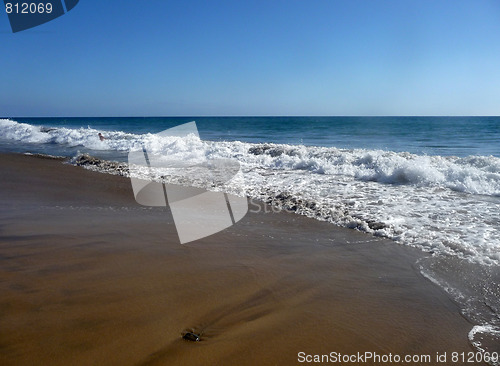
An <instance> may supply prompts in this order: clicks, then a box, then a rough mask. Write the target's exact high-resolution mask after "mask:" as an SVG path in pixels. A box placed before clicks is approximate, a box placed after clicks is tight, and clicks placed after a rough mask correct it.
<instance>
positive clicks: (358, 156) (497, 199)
mask: <svg viewBox="0 0 500 366" xmlns="http://www.w3.org/2000/svg"><path fill="white" fill-rule="evenodd" d="M191 121H196V124H197V127H198V130H199V138H198V137H196V136H189V137H186V138H175V137H159V136H156V135H155V134H156V133H158V132H161V131H163V130H165V129H168V128H171V127H174V126H177V125H180V124H183V123H186V122H191ZM98 133H102V134H103V135H104V136H105V137H106V139H105V140H104V141H101V140H100V139H99V137H98ZM138 145H140V146H145V147H147V149H150V150H152V151H154V152H156V153H160V154H162V155H165V156H166V157H171V158H172V159H176V160H179V161H188V162H190V163H192V164H193V165H196V164H198V163H200V162H202V161H204V159H206V158H212V159H234V160H237V161H238V162H239V164H240V169H241V173H242V174H241V175H240V177H239V179H233V180H231V181H229V182H228V183H227V184H225V185H224V186H223V187H216V188H214V187H213V184H212V182H210V181H208V180H206V181H204V180H203V178H202V177H201V178H200V177H193V181H192V182H187V183H186V182H185V181H184V182H183V183H184V184H192V185H197V186H202V187H205V188H209V189H222V190H225V191H227V192H229V193H234V194H239V195H247V196H249V197H250V198H253V199H258V200H261V201H265V202H268V203H270V204H271V205H273V206H275V207H277V208H280V209H286V210H288V211H293V212H296V213H298V214H302V215H305V216H308V217H311V218H313V219H317V220H323V221H328V222H331V223H333V224H336V225H340V226H344V227H348V228H352V229H356V230H360V231H363V232H366V233H370V234H373V235H376V236H380V237H386V238H390V239H392V240H394V242H395V245H396V244H400V245H408V246H412V247H416V248H419V249H421V250H423V251H424V252H426V253H429V257H428V258H427V259H425V260H423V261H422V262H420V263H418V264H417V265H416V266H417V268H418V269H419V270H420V272H421V273H422V275H423V276H425V277H427V278H428V279H429V280H431V281H433V282H435V283H436V284H438V285H439V286H440V287H442V288H443V289H444V290H445V291H447V292H448V293H449V294H450V295H451V296H452V297H453V298H454V299H455V300H456V301H457V302H458V303H459V304H460V305H461V308H462V311H463V313H464V315H465V316H467V317H468V318H469V319H471V321H473V323H474V324H477V325H476V327H474V329H473V331H471V333H470V334H469V338H470V340H471V343H472V344H473V345H474V346H475V347H476V348H477V349H484V348H486V347H487V346H486V345H489V344H500V273H499V270H498V268H499V264H500V117H144V118H121V117H114V118H100V117H99V118H5V119H0V151H3V152H19V153H42V154H48V155H54V156H65V157H70V158H72V159H73V161H76V160H77V157H81V155H82V154H88V155H91V156H93V157H96V158H98V159H102V160H109V161H117V162H126V161H127V155H128V152H129V150H130V149H131V148H134V147H136V146H138ZM83 160H85V159H83ZM79 161H80V162H81V161H82V159H80V160H79ZM88 167H90V168H93V169H96V165H92V164H88ZM107 170H108V172H110V173H117V172H113V171H112V170H113V169H112V168H109V166H108V168H107ZM157 179H163V180H165V181H170V182H173V183H175V182H178V181H176V180H175V179H176V177H175V176H169V175H168V174H167V175H166V174H165V172H162V171H158V172H157ZM481 347H482V348H481ZM488 349H490V350H491V346H489V347H488Z"/></svg>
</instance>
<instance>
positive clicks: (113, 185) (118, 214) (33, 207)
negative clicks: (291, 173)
mask: <svg viewBox="0 0 500 366" xmlns="http://www.w3.org/2000/svg"><path fill="white" fill-rule="evenodd" d="M0 164H1V167H2V178H1V180H0V192H1V193H0V195H1V202H2V204H1V206H0V263H1V265H0V293H1V297H0V364H1V365H34V364H40V365H296V364H301V363H300V362H298V357H297V355H298V353H299V352H305V353H306V354H328V353H330V352H339V353H342V354H355V353H357V352H361V353H364V352H368V351H369V352H377V353H378V354H381V355H382V354H389V353H392V354H393V355H394V354H399V355H405V354H410V355H413V354H428V355H432V357H433V361H434V358H435V355H436V352H440V353H443V352H448V354H450V353H451V352H454V351H455V352H469V351H472V350H473V349H472V347H471V346H470V345H469V343H468V340H467V333H468V332H469V330H470V329H471V327H472V325H471V324H470V323H469V322H468V321H466V320H465V319H464V318H463V317H462V316H461V315H460V314H459V311H458V308H457V306H456V305H455V304H454V303H453V302H452V301H451V300H450V299H449V298H448V297H447V296H446V295H445V293H444V292H443V291H442V290H440V289H439V288H437V287H436V286H435V285H433V284H432V283H431V282H429V281H428V280H426V279H424V278H423V277H422V276H421V275H420V274H419V273H418V271H417V270H416V269H415V262H416V261H417V260H418V259H419V258H422V257H423V256H424V255H423V254H422V253H421V252H419V251H417V250H413V249H411V248H407V247H402V246H399V245H397V244H395V243H393V242H391V241H388V240H382V239H378V238H374V237H372V236H370V235H367V234H363V233H359V232H356V231H354V230H349V229H343V228H337V227H335V226H333V225H331V224H328V223H324V222H319V221H316V220H312V219H308V218H305V217H301V216H298V215H295V214H291V213H284V212H281V213H264V212H260V213H254V212H249V213H248V214H247V216H246V217H245V218H243V219H242V220H241V221H240V222H238V223H237V224H236V225H234V226H232V227H231V228H229V229H227V230H225V231H223V232H220V233H217V234H215V235H213V236H210V237H207V238H204V239H202V240H199V241H196V242H192V243H188V244H185V245H181V244H179V239H178V237H177V234H176V231H175V228H174V226H173V220H172V216H171V214H170V212H169V211H168V209H165V208H147V207H141V206H139V205H138V204H136V203H135V201H134V198H133V194H132V191H131V186H130V182H129V180H128V179H126V178H123V177H118V176H111V175H105V174H100V173H95V172H91V171H87V170H84V169H82V168H79V167H74V166H70V165H67V164H62V162H61V161H58V160H48V159H41V158H36V157H30V156H22V155H0ZM260 207H261V209H262V210H269V208H268V207H266V206H263V205H262V206H260ZM250 208H251V209H255V208H256V207H255V206H251V207H250ZM186 330H193V331H195V332H200V333H201V334H202V337H201V342H188V341H185V340H183V339H181V334H182V332H183V331H186ZM449 358H450V356H448V361H449V362H448V363H443V364H452V363H451V360H450V359H449ZM435 363H436V362H432V363H431V364H435ZM332 364H333V363H332ZM366 364H373V362H368V363H366ZM410 364H415V365H416V364H429V363H410Z"/></svg>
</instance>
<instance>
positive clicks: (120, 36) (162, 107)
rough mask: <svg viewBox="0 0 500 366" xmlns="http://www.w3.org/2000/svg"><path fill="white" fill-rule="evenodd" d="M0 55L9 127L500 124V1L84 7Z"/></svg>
mask: <svg viewBox="0 0 500 366" xmlns="http://www.w3.org/2000/svg"><path fill="white" fill-rule="evenodd" d="M0 44H1V53H2V54H1V57H0V70H1V71H0V83H1V88H0V116H4V117H14V116H181V115H188V116H201V115H212V116H213V115H500V2H499V1H497V0H491V1H490V0H484V1H483V0H472V1H460V0H453V1H440V0H432V1H426V0H418V1H417V0H415V1H410V0H399V1H397V0H392V1H384V0H377V1H370V0H366V1H357V0H350V1H334V0H329V1H320V0H317V1H305V0H300V1H294V0H287V1H279V0H267V1H234V0H233V1H189V0H186V1H165V0H148V1H143V0H136V1H128V0H120V1H109V0H100V1H98V0H80V3H79V4H78V5H77V6H76V7H75V8H74V9H73V10H72V11H70V12H68V13H67V14H66V15H64V16H62V17H60V18H58V19H55V20H53V21H51V22H49V23H46V24H44V25H41V26H38V27H35V28H32V29H30V30H26V31H23V32H19V33H15V34H14V33H12V32H11V30H10V26H9V24H8V18H7V15H6V14H3V15H1V14H0Z"/></svg>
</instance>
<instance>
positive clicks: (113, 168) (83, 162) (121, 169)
mask: <svg viewBox="0 0 500 366" xmlns="http://www.w3.org/2000/svg"><path fill="white" fill-rule="evenodd" d="M70 163H71V164H73V165H76V166H81V167H84V168H88V169H91V170H95V171H99V172H101V173H108V174H114V175H120V176H123V177H128V176H129V169H128V165H127V164H126V163H118V162H115V161H108V160H102V159H99V158H96V157H94V156H91V155H89V154H81V155H78V156H76V157H75V158H73V159H71V160H70Z"/></svg>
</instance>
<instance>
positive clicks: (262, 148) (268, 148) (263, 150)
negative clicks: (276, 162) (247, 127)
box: [248, 145, 297, 158]
mask: <svg viewBox="0 0 500 366" xmlns="http://www.w3.org/2000/svg"><path fill="white" fill-rule="evenodd" d="M248 153H249V154H253V155H264V154H266V155H270V156H271V157H273V158H274V157H277V156H280V155H283V154H286V155H290V156H295V155H297V152H296V150H295V149H294V148H291V149H290V148H289V149H285V148H283V147H279V146H272V145H257V146H254V147H251V148H250V149H248Z"/></svg>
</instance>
